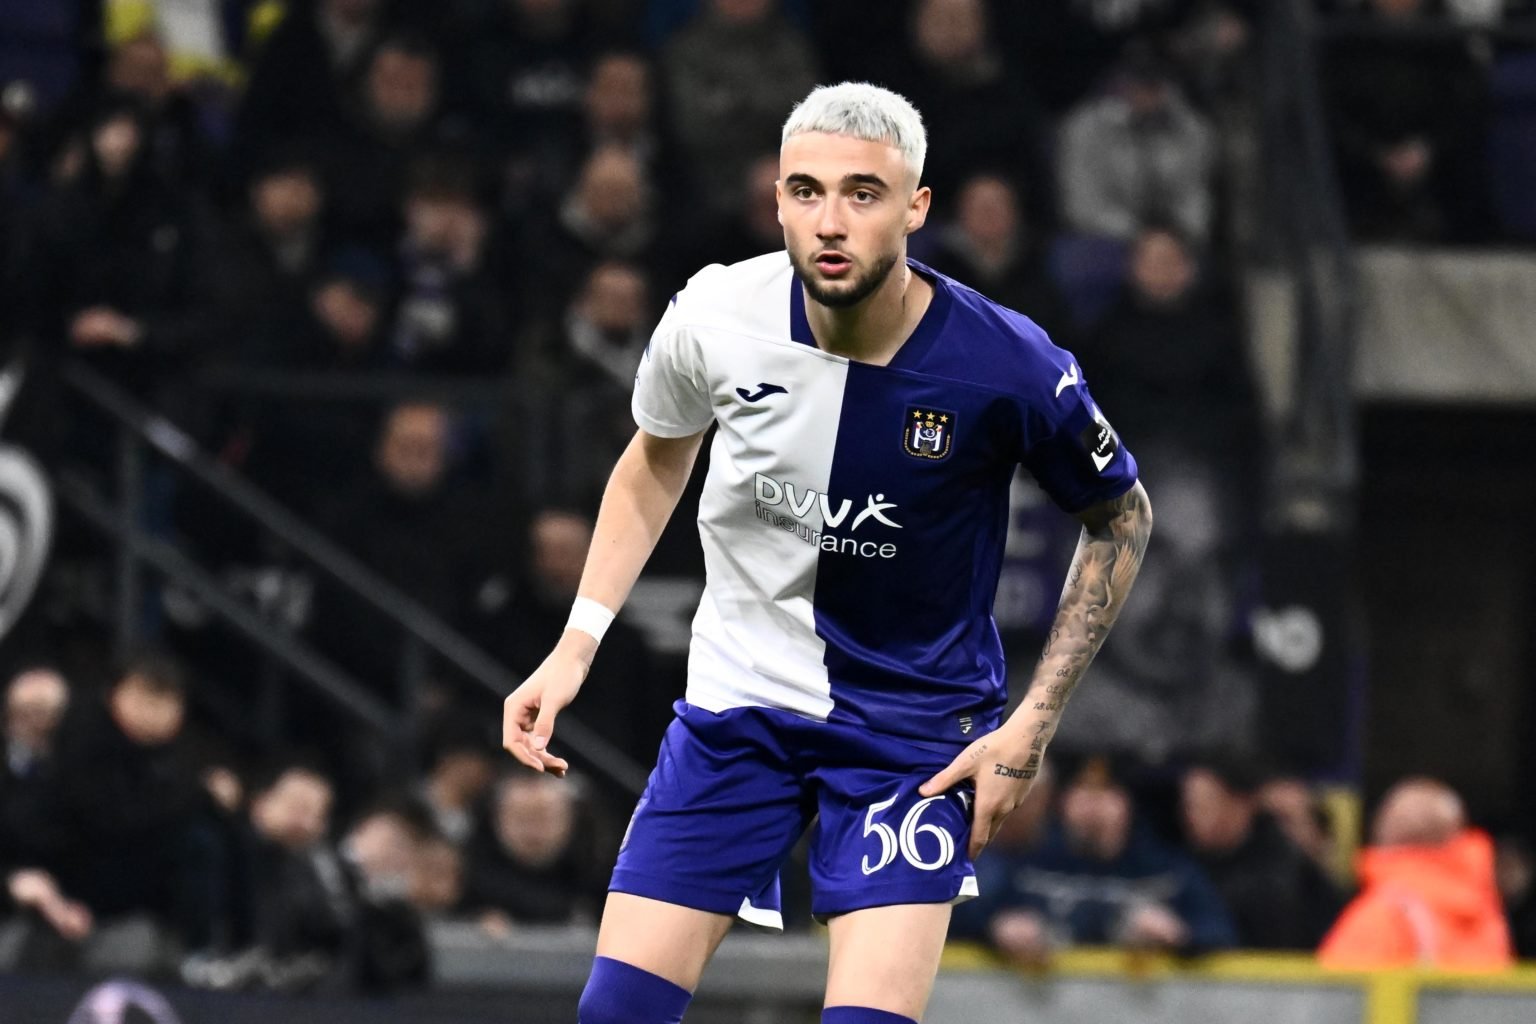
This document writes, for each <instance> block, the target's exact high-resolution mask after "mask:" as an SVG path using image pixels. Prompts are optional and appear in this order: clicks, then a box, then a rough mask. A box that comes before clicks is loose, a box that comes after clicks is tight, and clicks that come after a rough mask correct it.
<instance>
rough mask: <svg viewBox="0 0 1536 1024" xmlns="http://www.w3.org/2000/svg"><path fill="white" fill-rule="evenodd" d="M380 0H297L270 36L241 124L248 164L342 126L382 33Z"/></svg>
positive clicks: (242, 154) (240, 152)
mask: <svg viewBox="0 0 1536 1024" xmlns="http://www.w3.org/2000/svg"><path fill="white" fill-rule="evenodd" d="M382 6H383V5H382V4H381V3H380V2H379V0H315V2H314V3H302V2H301V3H295V4H293V5H292V6H291V8H290V10H289V13H288V15H287V16H286V17H285V18H284V19H283V22H282V24H281V25H279V26H278V28H277V29H276V30H275V31H274V32H273V33H272V36H271V38H269V39H268V40H267V41H266V45H265V46H264V47H263V48H262V50H261V54H260V56H259V57H258V58H257V61H256V67H255V70H254V71H253V72H252V74H251V81H250V84H249V85H248V86H247V87H246V90H245V98H244V101H243V102H242V104H241V107H240V114H239V119H238V122H237V125H236V136H237V156H238V159H237V162H238V163H239V164H240V165H241V166H243V167H244V168H245V169H246V170H249V169H250V167H251V166H252V163H251V162H252V161H254V160H256V159H258V158H259V156H260V154H262V153H265V152H269V151H270V149H271V148H272V146H273V145H274V144H283V143H291V142H293V141H294V140H295V139H303V138H326V137H328V136H331V135H334V134H335V133H337V132H339V131H341V130H343V128H344V126H345V125H346V122H347V107H348V97H349V96H350V95H351V94H352V90H353V88H354V86H355V84H356V82H357V79H358V77H359V75H360V73H361V70H362V68H363V67H364V66H365V63H366V58H367V56H368V54H369V53H370V51H371V50H372V48H373V46H374V43H375V42H376V41H377V39H378V35H379V30H380V26H381V22H382V18H381V13H382V12H381V7H382Z"/></svg>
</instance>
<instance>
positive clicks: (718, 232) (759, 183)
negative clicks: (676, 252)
mask: <svg viewBox="0 0 1536 1024" xmlns="http://www.w3.org/2000/svg"><path fill="white" fill-rule="evenodd" d="M783 249H784V226H783V225H782V224H780V223H779V155H778V153H764V154H763V155H761V156H759V157H757V158H756V159H754V160H753V161H752V162H751V163H749V164H747V169H746V177H745V179H744V181H743V187H742V201H741V202H740V203H739V204H738V205H737V206H736V207H735V208H734V209H733V210H731V212H730V214H729V215H728V216H726V217H725V218H723V219H722V218H714V219H712V220H708V221H707V222H706V223H703V224H701V225H700V226H699V227H697V228H696V229H695V230H694V231H693V233H692V237H690V238H689V239H688V240H687V250H688V251H687V254H686V255H685V256H683V257H682V258H681V260H680V267H679V269H680V270H682V271H683V272H684V273H693V272H694V271H695V270H697V269H698V268H700V267H703V266H706V265H707V264H710V263H726V264H730V263H739V262H741V261H742V260H747V259H751V258H752V257H754V256H762V255H764V254H766V253H770V252H781V251H783Z"/></svg>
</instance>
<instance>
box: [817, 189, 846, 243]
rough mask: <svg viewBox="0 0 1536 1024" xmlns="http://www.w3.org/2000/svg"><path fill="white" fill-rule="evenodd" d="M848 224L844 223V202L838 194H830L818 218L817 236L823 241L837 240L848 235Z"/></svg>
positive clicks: (822, 205)
mask: <svg viewBox="0 0 1536 1024" xmlns="http://www.w3.org/2000/svg"><path fill="white" fill-rule="evenodd" d="M847 234H848V230H847V226H846V225H845V224H844V223H843V204H842V203H841V202H840V201H839V199H838V197H837V196H829V197H827V200H826V201H825V202H823V203H822V204H821V213H820V216H818V217H817V218H816V237H817V238H819V239H820V240H821V241H823V242H831V241H835V240H836V239H839V238H845V237H847Z"/></svg>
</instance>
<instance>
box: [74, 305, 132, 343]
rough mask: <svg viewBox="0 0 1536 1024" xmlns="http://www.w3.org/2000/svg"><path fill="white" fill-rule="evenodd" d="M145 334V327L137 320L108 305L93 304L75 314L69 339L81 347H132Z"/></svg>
mask: <svg viewBox="0 0 1536 1024" xmlns="http://www.w3.org/2000/svg"><path fill="white" fill-rule="evenodd" d="M143 336H144V328H143V327H142V326H141V325H140V324H139V322H138V321H137V320H134V319H133V318H132V317H128V316H124V315H123V314H122V313H119V312H118V311H117V310H115V309H110V308H108V307H106V306H92V307H91V308H90V309H87V310H84V311H82V312H80V313H77V314H75V318H74V319H73V320H71V321H70V323H69V340H70V341H71V342H72V343H73V344H75V345H76V346H78V347H80V348H100V347H103V346H107V345H119V346H122V347H123V348H131V347H133V346H134V345H137V344H138V343H139V339H140V338H142V337H143Z"/></svg>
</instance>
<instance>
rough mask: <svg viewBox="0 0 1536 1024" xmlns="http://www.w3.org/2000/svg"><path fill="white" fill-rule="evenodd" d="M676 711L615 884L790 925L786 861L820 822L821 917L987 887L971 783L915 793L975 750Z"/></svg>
mask: <svg viewBox="0 0 1536 1024" xmlns="http://www.w3.org/2000/svg"><path fill="white" fill-rule="evenodd" d="M676 710H677V718H676V719H675V720H674V721H673V722H672V724H671V725H670V726H669V727H668V728H667V734H666V737H665V739H663V740H662V744H661V753H660V755H659V756H658V758H657V762H656V768H655V770H654V771H652V772H651V778H650V781H649V783H647V785H646V787H645V792H644V794H642V795H641V797H640V802H639V804H638V805H637V806H636V807H635V814H634V817H633V818H631V819H630V823H629V829H628V831H626V832H625V835H624V843H623V846H622V847H621V848H620V850H619V860H618V864H617V866H616V867H615V868H614V870H613V881H612V882H611V883H610V884H609V890H610V891H612V892H623V893H630V894H632V895H635V896H646V897H649V898H651V899H656V900H662V901H665V902H667V903H675V904H678V905H680V906H685V907H693V908H695V909H698V910H707V911H711V912H713V913H720V914H738V915H740V916H741V918H742V919H743V920H745V921H747V922H749V923H751V924H756V925H761V926H764V927H769V928H781V927H783V921H782V918H781V916H780V902H779V866H780V864H782V863H783V861H784V858H785V857H786V856H787V855H788V853H789V851H790V849H791V848H792V847H793V846H794V845H795V842H796V841H797V840H798V839H799V838H800V835H801V834H802V833H803V832H804V831H805V829H806V826H807V825H809V824H810V823H811V821H812V819H815V821H816V829H815V834H814V836H813V837H812V842H811V894H812V895H811V910H812V912H813V913H814V914H815V915H816V916H817V917H818V918H827V917H831V916H834V915H837V914H843V913H847V912H849V911H852V910H862V909H864V908H866V907H882V906H891V905H894V904H904V903H951V902H959V901H961V900H964V899H968V898H970V897H972V896H975V895H976V872H975V869H974V867H973V866H972V864H971V860H970V857H969V856H968V855H967V853H966V847H967V845H968V843H969V841H970V832H971V822H970V818H971V814H970V807H971V797H972V790H971V788H970V787H969V785H966V786H962V787H957V788H956V789H953V790H951V791H949V792H948V793H945V794H943V795H940V796H934V797H927V798H924V797H922V796H919V795H918V792H917V788H918V787H919V786H920V785H922V784H923V783H924V782H926V781H927V780H928V779H929V778H931V777H932V776H933V775H934V774H936V773H937V772H939V771H940V770H941V769H943V768H944V767H945V766H946V765H948V764H949V761H950V759H951V758H952V757H953V756H954V755H955V754H958V753H959V752H960V751H961V750H963V749H964V746H963V745H959V746H956V747H955V749H954V751H953V752H951V753H950V754H948V755H945V754H939V753H935V752H933V751H931V750H924V749H921V748H919V747H914V746H912V745H911V744H909V743H905V742H903V741H901V740H898V739H893V738H891V737H888V736H879V735H876V734H874V733H871V732H869V731H868V730H866V729H862V728H858V727H855V726H851V725H841V724H833V723H829V722H817V721H813V720H811V719H806V718H802V717H800V716H798V715H793V714H790V713H789V712H786V711H777V710H773V709H770V708H732V709H729V710H727V711H723V712H720V713H718V714H716V713H713V712H709V711H704V710H702V709H700V708H696V707H693V706H691V705H689V704H687V703H685V702H683V701H679V702H678V703H677V705H676Z"/></svg>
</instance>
